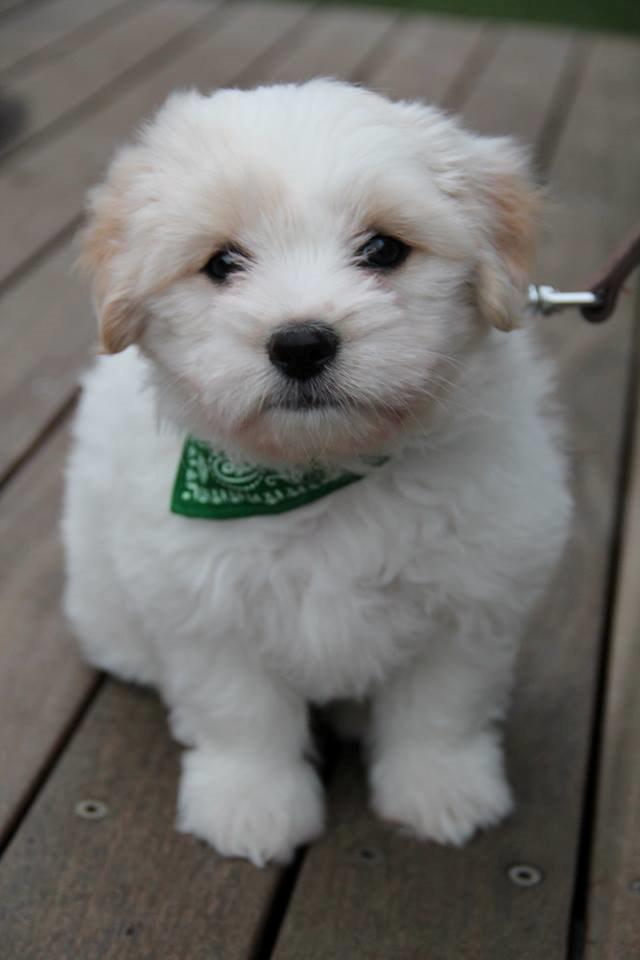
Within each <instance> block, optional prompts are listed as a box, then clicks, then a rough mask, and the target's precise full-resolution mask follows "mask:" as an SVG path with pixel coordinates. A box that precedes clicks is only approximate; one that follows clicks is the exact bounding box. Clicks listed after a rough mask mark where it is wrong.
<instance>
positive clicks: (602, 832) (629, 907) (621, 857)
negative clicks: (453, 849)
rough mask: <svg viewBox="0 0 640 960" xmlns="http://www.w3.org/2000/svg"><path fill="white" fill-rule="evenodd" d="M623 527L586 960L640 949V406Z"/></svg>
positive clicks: (617, 958) (628, 957) (631, 955)
mask: <svg viewBox="0 0 640 960" xmlns="http://www.w3.org/2000/svg"><path fill="white" fill-rule="evenodd" d="M636 363H637V354H636ZM636 375H637V374H636ZM623 530H624V536H623V546H622V553H621V559H620V572H619V575H618V585H617V595H616V603H615V612H614V617H613V625H612V631H611V654H610V665H609V672H608V683H607V690H606V700H605V704H606V706H605V711H604V732H603V749H602V756H601V761H600V766H599V771H598V795H597V804H596V811H597V816H596V821H595V835H594V841H593V859H592V864H591V871H590V876H589V883H588V901H587V920H588V923H587V936H586V946H585V952H584V956H585V958H586V960H637V956H638V945H639V944H640V911H639V910H638V897H639V895H640V868H639V866H638V864H639V863H640V699H639V698H638V689H637V688H638V675H639V673H640V642H639V638H640V595H639V594H638V570H639V568H640V409H638V404H637V403H636V411H635V436H634V439H633V460H632V464H631V472H630V479H629V488H628V496H627V502H626V508H625V513H624V526H623Z"/></svg>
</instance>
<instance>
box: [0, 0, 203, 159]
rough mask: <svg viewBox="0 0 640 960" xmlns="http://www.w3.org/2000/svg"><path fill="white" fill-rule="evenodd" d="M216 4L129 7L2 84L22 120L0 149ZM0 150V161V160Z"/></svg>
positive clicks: (193, 0)
mask: <svg viewBox="0 0 640 960" xmlns="http://www.w3.org/2000/svg"><path fill="white" fill-rule="evenodd" d="M219 2H220V0H218V2H216V0H180V3H176V0H160V2H153V3H147V4H145V5H144V6H141V7H139V8H138V7H137V6H133V7H132V8H131V10H130V11H128V16H127V17H124V16H122V17H121V18H119V19H118V20H116V21H115V22H114V23H112V24H109V25H108V26H107V27H105V29H104V30H103V31H101V32H100V33H99V34H97V35H96V36H94V37H91V38H90V39H89V40H87V42H86V43H82V44H80V45H79V46H71V45H69V47H68V49H66V50H64V51H63V52H61V53H59V54H58V55H57V56H56V58H55V60H51V59H47V60H43V61H41V62H40V63H38V64H36V65H34V67H33V68H32V69H31V70H29V71H28V72H25V73H23V74H19V75H17V76H16V77H15V78H11V77H10V78H9V79H8V80H7V81H5V83H3V85H2V91H3V95H4V96H6V97H11V98H16V99H18V98H19V99H20V100H21V102H22V103H23V104H24V107H25V109H26V121H25V124H24V126H23V127H22V129H21V130H20V132H19V134H18V136H16V137H14V138H13V140H12V141H10V142H8V143H7V144H6V145H5V144H3V145H2V146H3V147H4V148H5V151H6V150H9V149H10V150H13V149H15V147H16V146H17V145H18V144H21V143H23V142H24V141H25V140H28V139H29V138H30V137H32V136H33V134H34V133H39V132H40V131H42V130H43V129H44V128H46V127H48V126H50V125H51V124H53V123H55V121H56V120H58V119H59V118H60V117H62V116H64V115H65V114H67V113H68V112H69V111H71V110H73V109H74V108H77V107H78V106H80V105H81V104H83V103H86V102H87V101H88V100H89V99H90V98H92V97H93V96H94V94H96V93H97V92H98V91H100V90H101V88H103V87H104V86H105V85H107V84H109V83H111V82H112V81H113V80H115V79H116V78H117V77H121V75H123V74H125V73H126V72H127V71H130V70H131V68H132V67H134V66H135V65H137V64H139V63H140V62H141V61H143V60H144V59H145V58H146V57H147V56H149V54H151V53H153V52H154V51H155V50H157V49H158V48H160V47H162V46H163V45H164V44H165V43H166V42H167V41H168V40H170V39H171V38H172V37H174V36H176V35H177V34H179V33H180V32H181V31H182V30H185V29H187V28H188V27H190V26H191V25H192V24H193V23H195V22H196V21H198V20H199V19H201V18H202V17H203V16H204V15H205V14H206V13H208V12H210V11H211V10H213V9H214V8H215V7H216V6H219ZM2 152H3V151H2V150H0V156H1V155H2Z"/></svg>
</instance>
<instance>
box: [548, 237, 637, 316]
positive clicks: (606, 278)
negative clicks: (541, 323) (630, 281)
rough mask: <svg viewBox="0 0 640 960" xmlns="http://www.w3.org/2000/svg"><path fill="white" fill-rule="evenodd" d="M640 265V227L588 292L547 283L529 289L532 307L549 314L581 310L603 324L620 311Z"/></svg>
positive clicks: (628, 238) (625, 242)
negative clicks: (620, 301) (622, 295)
mask: <svg viewBox="0 0 640 960" xmlns="http://www.w3.org/2000/svg"><path fill="white" fill-rule="evenodd" d="M639 264H640V227H636V229H635V230H634V231H633V233H632V234H631V235H630V236H629V237H627V239H626V240H625V241H624V242H623V243H622V244H621V245H620V246H619V247H618V249H617V250H616V251H615V252H614V254H613V256H612V257H611V259H610V260H609V262H608V263H607V264H606V266H605V267H604V269H603V271H602V272H601V273H600V274H598V276H597V277H596V279H595V280H594V281H593V282H592V283H591V284H590V286H589V289H588V290H582V291H576V292H574V293H564V292H562V291H560V290H556V289H555V288H554V287H549V286H546V285H544V284H542V285H540V286H538V285H536V284H530V286H529V307H530V308H531V309H532V310H533V312H534V313H541V314H543V315H545V316H546V315H548V314H550V313H557V312H558V311H559V310H565V309H566V308H567V307H578V308H579V310H580V312H581V314H582V316H583V317H584V319H585V320H588V321H589V322H590V323H601V322H602V321H603V320H608V319H609V317H610V316H611V314H612V313H613V311H614V310H615V308H616V304H617V302H618V296H619V294H620V292H621V290H622V288H623V284H624V282H625V281H626V279H627V277H628V276H629V274H630V273H632V271H633V270H634V269H635V268H636V267H637V266H638V265H639Z"/></svg>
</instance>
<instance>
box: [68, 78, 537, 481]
mask: <svg viewBox="0 0 640 960" xmlns="http://www.w3.org/2000/svg"><path fill="white" fill-rule="evenodd" d="M535 201H536V197H535V191H534V190H533V188H532V187H531V186H530V184H529V181H528V176H527V172H526V169H525V164H524V161H523V159H522V156H521V155H520V153H519V152H518V151H517V149H516V148H514V146H513V145H512V144H511V143H510V142H509V141H506V140H494V139H491V140H490V139H486V138H479V137H474V136H472V135H470V134H468V133H466V132H464V131H463V130H461V129H460V128H459V127H458V126H457V124H455V122H454V121H452V120H451V119H449V118H446V117H444V116H443V115H442V114H440V113H438V112H437V111H434V110H431V109H429V108H426V107H423V106H420V105H416V104H394V103H391V102H389V101H387V100H385V99H384V98H382V97H379V96H377V95H375V94H372V93H369V92H367V91H364V90H361V89H358V88H355V87H350V86H347V85H344V84H339V83H335V82H332V81H313V82H311V83H308V84H305V85H303V86H284V87H271V88H261V89H259V90H255V91H251V92H240V91H221V92H219V93H217V94H215V95H213V96H211V97H204V96H201V95H200V94H197V93H193V92H191V93H184V94H176V95H174V96H173V97H171V98H170V100H169V101H168V102H167V103H166V104H165V106H164V107H163V108H162V110H161V111H160V112H159V114H158V115H157V116H156V118H155V119H154V120H153V121H152V122H151V123H150V124H149V125H148V126H147V127H146V128H145V129H144V130H143V131H142V132H141V134H140V136H139V140H138V142H137V143H136V144H135V145H133V146H130V147H126V148H124V149H123V150H122V151H121V152H120V153H119V154H118V156H117V157H116V159H115V160H114V162H113V164H112V167H111V169H110V171H109V175H108V178H107V181H106V183H105V184H104V185H103V186H101V187H99V188H97V189H96V190H95V191H94V192H93V194H92V195H91V198H90V204H89V225H88V228H87V232H86V235H85V258H84V259H85V262H86V263H87V264H88V266H89V269H90V271H91V273H92V275H93V279H94V295H95V301H96V305H97V310H98V314H99V320H100V329H101V339H102V344H103V348H104V350H105V351H106V352H117V351H119V350H122V349H124V348H125V347H126V346H128V345H129V344H131V343H134V342H137V343H138V344H139V346H140V348H141V349H142V351H143V352H144V353H145V354H146V355H147V356H148V357H149V358H150V360H151V366H152V369H153V371H154V374H153V375H154V378H155V380H156V381H157V384H158V386H159V390H158V396H159V398H160V404H161V412H162V413H163V414H164V415H166V416H169V417H171V418H172V419H173V420H174V421H177V422H178V423H179V425H180V426H181V427H182V428H183V429H185V430H188V431H191V432H193V433H195V434H196V435H198V436H199V437H201V438H202V439H206V440H209V441H210V442H212V443H214V444H217V445H221V446H223V447H225V448H226V449H228V450H233V451H237V452H239V453H240V454H241V455H243V456H244V457H246V458H248V459H250V460H259V461H264V462H284V463H301V462H305V461H308V460H320V461H327V462H331V461H335V460H338V459H343V458H345V457H351V456H354V455H358V454H363V453H374V452H375V453H378V452H382V451H384V450H385V449H386V448H387V447H388V445H389V443H390V442H392V441H393V439H394V438H395V437H397V436H398V435H399V434H402V433H403V432H404V431H408V430H413V429H416V428H419V427H420V426H421V425H422V424H423V423H424V422H425V419H426V418H428V415H429V410H430V409H431V406H432V404H433V403H434V402H437V400H438V399H439V396H440V394H441V392H442V391H443V389H450V388H451V384H452V383H453V382H454V381H455V379H456V371H457V370H458V368H459V366H460V361H461V358H463V357H464V356H465V355H466V354H467V352H468V351H469V350H472V349H473V347H474V344H476V343H477V342H478V340H479V339H481V338H485V337H486V336H488V335H489V334H490V331H491V328H492V326H493V327H497V328H500V329H502V330H506V329H509V328H510V327H511V326H512V325H513V323H514V317H516V316H517V311H518V309H519V306H520V303H521V298H522V287H523V284H524V281H525V277H526V266H527V258H528V252H529V247H530V241H531V224H532V214H533V210H534V207H535Z"/></svg>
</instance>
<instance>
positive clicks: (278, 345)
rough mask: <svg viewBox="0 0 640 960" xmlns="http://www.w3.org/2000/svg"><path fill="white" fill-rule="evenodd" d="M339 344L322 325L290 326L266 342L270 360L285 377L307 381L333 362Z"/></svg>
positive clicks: (278, 331) (328, 328)
mask: <svg viewBox="0 0 640 960" xmlns="http://www.w3.org/2000/svg"><path fill="white" fill-rule="evenodd" d="M339 344H340V340H339V338H338V335H337V334H336V333H335V332H334V331H333V330H332V329H331V327H327V326H325V324H322V323H300V324H295V325H294V324H292V325H291V326H289V327H283V328H282V329H281V330H276V332H275V333H274V334H273V336H272V337H271V339H270V340H269V346H268V350H269V359H270V360H271V363H272V364H273V365H274V366H275V367H277V368H278V369H279V370H282V372H283V373H286V375H287V376H288V377H292V378H293V379H294V380H310V379H311V377H315V376H317V374H319V373H320V371H321V370H323V369H324V367H326V365H327V364H328V363H330V362H331V361H332V360H333V358H334V357H335V355H336V354H337V352H338V346H339Z"/></svg>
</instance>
